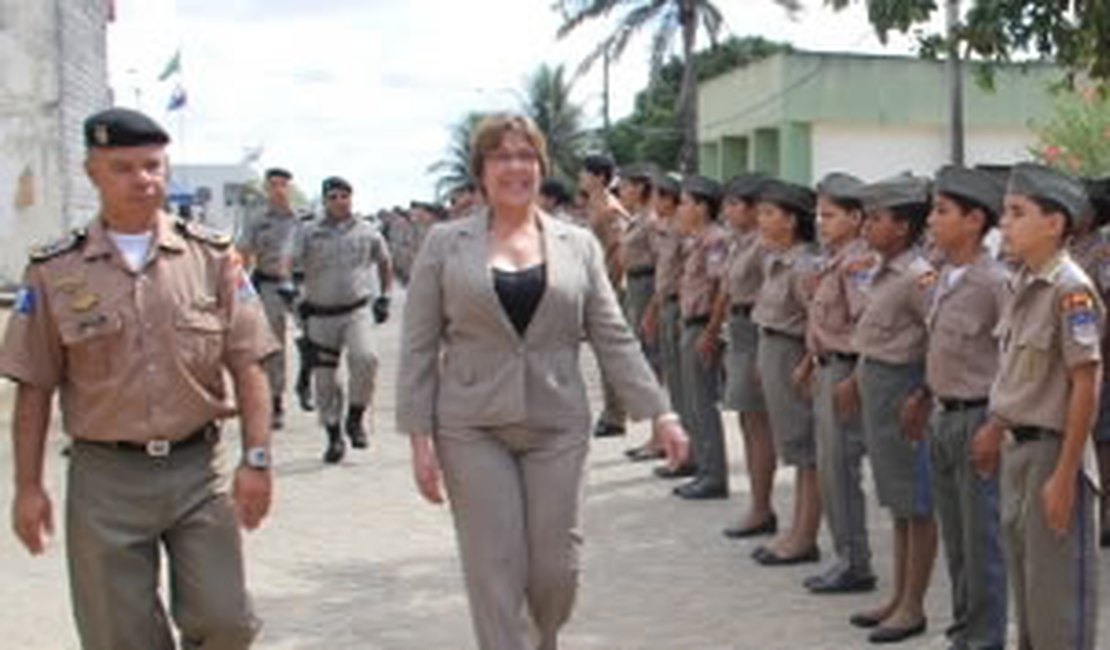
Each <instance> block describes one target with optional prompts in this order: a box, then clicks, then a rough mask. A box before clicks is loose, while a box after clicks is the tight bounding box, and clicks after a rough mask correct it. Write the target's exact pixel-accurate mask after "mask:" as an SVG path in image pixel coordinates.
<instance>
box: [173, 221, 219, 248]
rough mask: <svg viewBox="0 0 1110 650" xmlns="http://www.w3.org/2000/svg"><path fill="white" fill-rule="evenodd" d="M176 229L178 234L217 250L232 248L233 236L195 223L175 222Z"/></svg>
mask: <svg viewBox="0 0 1110 650" xmlns="http://www.w3.org/2000/svg"><path fill="white" fill-rule="evenodd" d="M174 228H176V229H177V232H179V233H181V234H182V235H184V236H185V237H188V238H189V239H195V240H196V241H200V242H204V243H205V244H208V245H210V246H215V247H216V248H227V247H228V246H231V235H228V234H227V233H223V232H220V231H218V230H213V229H212V228H208V227H206V226H202V225H201V224H199V223H197V222H195V221H187V220H185V219H177V220H176V221H174Z"/></svg>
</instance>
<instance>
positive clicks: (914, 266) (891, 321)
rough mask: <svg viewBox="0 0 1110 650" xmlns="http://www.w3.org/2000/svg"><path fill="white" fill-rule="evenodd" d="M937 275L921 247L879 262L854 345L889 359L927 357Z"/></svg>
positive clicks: (902, 360) (862, 351)
mask: <svg viewBox="0 0 1110 650" xmlns="http://www.w3.org/2000/svg"><path fill="white" fill-rule="evenodd" d="M936 277H937V274H936V271H934V270H933V267H932V266H931V265H930V264H929V263H928V262H926V261H925V259H924V258H923V257H921V255H920V253H919V252H918V251H917V249H913V248H911V249H910V250H907V251H904V252H902V253H901V254H900V255H898V256H897V257H895V258H894V259H891V260H883V261H881V262H879V265H878V266H877V267H876V269H875V271H874V275H873V276H872V278H871V282H870V285H869V286H868V287H867V306H866V307H864V310H863V313H862V314H861V315H860V318H859V321H858V322H857V323H856V330H855V332H853V333H852V347H853V348H855V350H856V351H857V352H858V353H860V354H861V355H864V356H866V357H868V358H871V359H876V360H878V361H885V362H886V363H899V364H901V363H912V362H914V361H922V360H924V359H925V348H926V340H927V337H926V330H925V320H926V317H927V316H928V312H929V304H930V302H931V298H932V289H933V285H934V284H935V283H936Z"/></svg>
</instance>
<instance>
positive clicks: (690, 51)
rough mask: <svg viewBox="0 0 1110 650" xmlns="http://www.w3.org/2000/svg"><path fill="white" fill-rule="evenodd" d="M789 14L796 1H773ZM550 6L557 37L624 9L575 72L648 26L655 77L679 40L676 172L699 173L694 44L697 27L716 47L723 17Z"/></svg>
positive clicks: (642, 7)
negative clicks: (557, 20) (557, 21)
mask: <svg viewBox="0 0 1110 650" xmlns="http://www.w3.org/2000/svg"><path fill="white" fill-rule="evenodd" d="M773 1H774V2H775V3H776V4H778V5H780V6H782V7H784V8H786V9H787V10H789V11H796V10H797V9H798V8H799V7H800V4H801V3H800V0H773ZM555 7H556V8H557V9H558V10H559V11H560V12H561V13H562V16H563V24H562V25H561V26H560V27H559V31H558V35H559V37H560V38H561V37H563V36H566V35H567V34H569V33H571V32H573V31H574V30H575V29H577V28H578V27H579V26H581V25H582V24H584V23H586V22H588V21H590V20H594V19H598V18H603V17H607V16H609V15H610V14H611V13H612V12H613V11H615V10H625V11H624V13H623V15H621V16H620V18H619V19H617V21H616V23H615V25H614V27H613V30H612V31H611V32H610V33H609V35H608V36H607V37H605V38H604V39H602V41H601V42H600V43H598V45H597V46H596V47H595V48H594V49H593V50H592V51H591V52H590V53H589V54H588V55H586V58H585V59H583V61H582V63H581V65H580V66H579V71H580V72H581V71H584V70H587V69H589V67H590V66H592V65H593V64H594V63H595V62H596V61H597V60H598V59H599V58H605V59H607V60H614V61H615V60H617V59H619V58H620V56H621V54H623V53H624V50H625V48H626V47H627V46H628V43H629V41H630V40H631V39H632V37H633V36H635V35H637V34H639V33H640V32H641V31H643V30H645V29H647V28H648V27H654V33H653V35H652V42H651V59H650V63H651V70H652V76H655V75H656V74H657V73H658V71H659V69H660V68H661V67H662V65H663V62H664V61H665V60H666V58H667V56H668V54H670V52H671V47H672V45H673V43H674V39H675V37H676V36H679V37H680V38H681V41H682V55H681V61H682V64H683V65H682V83H681V84H680V86H679V92H678V97H677V98H676V105H675V112H676V115H677V119H678V122H679V128H680V129H681V133H682V137H681V145H680V152H679V161H678V162H679V168H680V169H681V170H682V171H685V172H694V171H697V168H698V114H697V107H698V104H697V59H696V58H695V57H694V49H695V46H696V44H697V34H698V27H699V26H701V27H702V28H704V30H705V33H706V35H707V36H708V37H709V40H710V43H713V44H715V43H716V42H717V39H718V37H719V36H720V34H721V32H722V30H723V29H724V22H725V20H724V16H722V15H721V11H720V9H718V8H717V6H716V4H715V3H714V2H712V1H711V0H557V2H556V3H555Z"/></svg>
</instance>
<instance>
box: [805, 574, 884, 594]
mask: <svg viewBox="0 0 1110 650" xmlns="http://www.w3.org/2000/svg"><path fill="white" fill-rule="evenodd" d="M805 586H806V589H809V591H810V593H814V594H860V593H864V592H868V591H874V590H875V576H873V575H871V574H869V573H861V572H857V571H853V570H851V569H849V570H847V571H842V572H840V573H837V574H834V575H819V576H813V577H811V578H809V579H807V580H806V581H805Z"/></svg>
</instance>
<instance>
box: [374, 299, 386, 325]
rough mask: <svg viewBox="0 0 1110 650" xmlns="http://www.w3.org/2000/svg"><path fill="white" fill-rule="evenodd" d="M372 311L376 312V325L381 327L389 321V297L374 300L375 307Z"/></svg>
mask: <svg viewBox="0 0 1110 650" xmlns="http://www.w3.org/2000/svg"><path fill="white" fill-rule="evenodd" d="M371 309H372V311H373V312H374V322H375V323H377V324H379V325H381V324H382V323H384V322H386V321H387V320H389V296H378V297H377V298H374V305H373V307H372V308H371Z"/></svg>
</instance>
